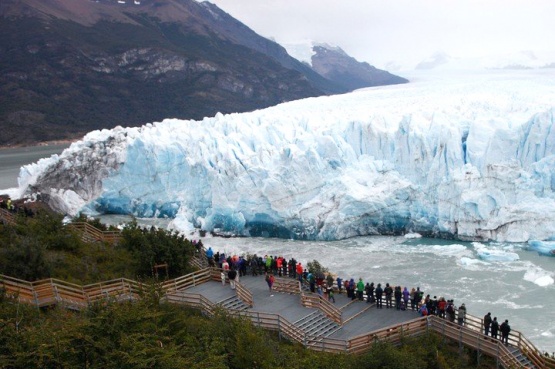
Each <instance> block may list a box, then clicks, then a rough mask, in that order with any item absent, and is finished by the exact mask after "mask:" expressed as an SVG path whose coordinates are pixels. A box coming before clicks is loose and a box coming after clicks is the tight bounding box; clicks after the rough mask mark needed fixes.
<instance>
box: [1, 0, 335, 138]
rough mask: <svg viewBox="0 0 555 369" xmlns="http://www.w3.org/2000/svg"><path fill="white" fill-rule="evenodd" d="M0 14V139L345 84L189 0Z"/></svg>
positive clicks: (241, 107)
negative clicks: (0, 134)
mask: <svg viewBox="0 0 555 369" xmlns="http://www.w3.org/2000/svg"><path fill="white" fill-rule="evenodd" d="M0 18H1V22H0V32H1V33H2V35H3V37H2V38H1V40H0V55H1V56H0V86H1V87H0V94H1V95H2V99H1V101H0V129H1V130H2V132H3V134H2V136H1V138H0V146H5V145H13V144H22V143H34V142H37V141H45V140H54V139H63V138H74V137H77V136H80V135H82V134H84V133H85V132H88V131H91V130H94V129H99V128H111V127H114V126H116V125H122V126H134V125H139V124H143V123H145V122H151V121H158V120H161V119H163V118H167V117H177V118H182V119H199V118H202V117H204V116H212V115H214V114H215V113H217V112H224V113H227V112H241V111H250V110H254V109H258V108H262V107H267V106H271V105H275V104H277V103H280V102H283V101H288V100H295V99H299V98H304V97H309V96H317V95H322V94H327V93H337V92H344V91H345V90H344V89H342V88H340V87H338V86H337V85H336V84H334V83H332V82H330V81H328V80H326V79H325V78H323V77H321V76H319V75H318V74H317V73H315V72H314V71H312V70H310V68H307V67H306V66H304V65H303V64H302V63H300V62H298V61H296V60H295V59H293V58H292V57H290V56H288V55H287V53H286V52H285V49H283V48H282V47H281V46H279V45H277V44H275V43H273V42H272V41H269V40H267V39H264V38H262V37H260V36H258V35H257V34H256V33H254V32H253V31H251V30H250V29H248V27H246V26H244V25H242V24H240V23H239V22H238V21H236V20H234V19H233V18H231V17H230V16H229V15H227V14H225V13H224V12H222V11H221V10H219V9H217V8H216V7H215V6H214V5H211V4H204V3H197V2H195V1H193V0H185V1H161V0H143V1H141V2H140V5H135V3H134V2H132V1H127V3H126V4H119V3H117V2H116V1H99V2H92V1H89V0H40V1H39V0H5V1H2V3H1V4H0ZM257 45H258V46H257ZM262 51H264V52H262Z"/></svg>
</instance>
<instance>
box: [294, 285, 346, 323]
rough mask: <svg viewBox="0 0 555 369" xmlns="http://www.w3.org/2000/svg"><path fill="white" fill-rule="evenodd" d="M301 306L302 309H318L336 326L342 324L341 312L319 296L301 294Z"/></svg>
mask: <svg viewBox="0 0 555 369" xmlns="http://www.w3.org/2000/svg"><path fill="white" fill-rule="evenodd" d="M301 304H302V305H303V306H304V307H308V308H316V309H319V310H320V311H322V312H323V313H324V314H325V315H326V316H327V317H328V318H330V319H331V320H333V321H334V322H336V323H337V324H340V325H341V323H342V320H341V310H339V309H338V308H336V307H335V306H334V305H332V304H331V303H330V302H329V301H326V300H325V299H324V298H323V297H322V296H320V295H313V294H305V293H301Z"/></svg>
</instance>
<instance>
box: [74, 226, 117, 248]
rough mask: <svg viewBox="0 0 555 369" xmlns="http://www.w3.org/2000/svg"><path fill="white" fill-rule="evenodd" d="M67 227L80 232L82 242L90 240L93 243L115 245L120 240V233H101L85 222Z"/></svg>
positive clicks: (101, 231)
mask: <svg viewBox="0 0 555 369" xmlns="http://www.w3.org/2000/svg"><path fill="white" fill-rule="evenodd" d="M69 226H70V227H72V228H73V229H75V230H77V231H78V232H80V233H81V234H82V236H81V237H82V238H83V239H84V240H88V239H89V238H92V239H94V240H95V241H99V242H107V243H110V244H115V243H117V242H119V241H120V240H121V238H122V236H121V232H120V231H103V230H100V229H98V228H96V227H95V226H93V225H91V224H89V223H87V222H74V223H70V224H69Z"/></svg>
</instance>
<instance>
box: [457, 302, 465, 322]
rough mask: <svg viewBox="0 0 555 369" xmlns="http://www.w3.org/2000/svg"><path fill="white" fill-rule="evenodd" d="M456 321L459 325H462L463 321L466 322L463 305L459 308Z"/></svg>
mask: <svg viewBox="0 0 555 369" xmlns="http://www.w3.org/2000/svg"><path fill="white" fill-rule="evenodd" d="M457 320H458V322H459V325H463V324H464V321H465V320H466V306H464V303H463V304H461V306H459V311H458V314H457Z"/></svg>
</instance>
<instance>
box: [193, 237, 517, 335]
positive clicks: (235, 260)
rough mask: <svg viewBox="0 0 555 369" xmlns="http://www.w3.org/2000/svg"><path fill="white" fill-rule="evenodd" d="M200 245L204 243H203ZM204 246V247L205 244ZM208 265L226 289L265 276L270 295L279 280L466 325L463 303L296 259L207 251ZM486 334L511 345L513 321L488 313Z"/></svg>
mask: <svg viewBox="0 0 555 369" xmlns="http://www.w3.org/2000/svg"><path fill="white" fill-rule="evenodd" d="M199 242H200V241H199ZM201 246H202V244H201ZM206 257H207V259H208V264H209V265H211V266H215V267H218V268H220V269H222V273H221V278H222V284H224V285H225V282H226V277H227V279H228V280H229V283H230V286H231V288H232V289H234V288H235V283H236V282H237V281H238V280H239V278H240V277H242V276H246V275H247V274H251V275H252V276H257V275H264V276H265V280H266V283H267V284H268V287H269V290H270V293H272V286H273V284H274V281H275V276H279V277H289V278H295V279H298V280H299V281H300V282H301V283H303V284H306V285H308V289H309V290H310V292H312V293H318V294H319V295H320V296H322V297H323V298H326V299H327V300H328V301H330V302H332V303H335V293H338V294H342V293H345V294H346V295H347V297H348V298H350V299H351V300H358V301H365V302H367V303H371V304H375V306H376V308H377V309H383V307H384V305H385V307H386V309H396V310H398V311H415V312H418V314H419V315H420V316H428V315H435V316H438V317H440V318H443V319H447V320H449V321H450V322H453V323H454V322H455V321H456V322H457V324H459V325H460V326H463V325H465V324H466V305H465V304H464V303H462V304H461V305H459V306H458V307H457V306H456V305H455V301H454V300H452V299H451V300H450V299H445V298H444V297H437V296H433V297H431V296H430V295H429V294H425V293H424V291H422V290H421V289H420V287H416V288H414V287H413V288H411V289H410V290H409V289H408V288H407V287H401V286H394V285H391V284H389V283H385V285H382V283H377V284H374V282H366V283H364V281H363V280H362V278H359V279H358V281H355V279H354V278H345V279H343V278H341V277H339V276H333V275H332V274H331V273H327V274H325V273H323V272H320V271H314V272H312V271H310V270H308V269H307V268H306V267H305V266H303V264H302V263H301V262H299V261H297V260H296V259H295V258H290V259H289V260H287V259H286V258H284V257H282V256H272V255H264V256H263V257H262V256H257V255H256V254H255V255H247V256H246V257H245V256H242V255H240V256H238V255H226V254H225V253H220V252H216V253H214V251H213V250H212V248H210V247H209V248H208V249H207V250H206ZM483 325H484V334H485V335H486V336H490V335H491V337H492V338H495V339H497V338H498V335H500V336H501V337H500V338H501V342H503V343H505V344H508V337H509V333H510V331H511V327H510V326H509V321H508V320H505V321H504V322H503V323H501V324H499V322H498V321H497V317H493V318H492V317H491V313H487V314H486V316H485V317H484V319H483Z"/></svg>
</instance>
